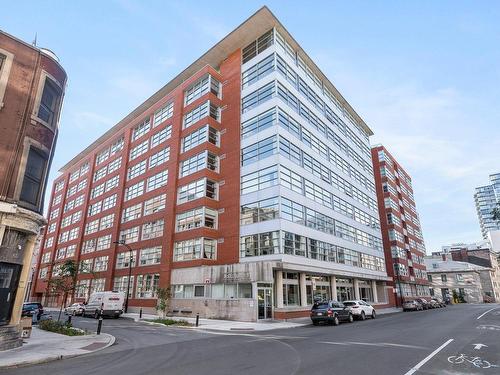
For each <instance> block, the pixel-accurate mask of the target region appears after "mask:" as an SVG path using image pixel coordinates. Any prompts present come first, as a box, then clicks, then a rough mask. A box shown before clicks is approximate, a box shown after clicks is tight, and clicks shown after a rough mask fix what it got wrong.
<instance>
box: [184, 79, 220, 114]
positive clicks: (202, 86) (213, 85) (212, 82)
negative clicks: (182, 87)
mask: <svg viewBox="0 0 500 375" xmlns="http://www.w3.org/2000/svg"><path fill="white" fill-rule="evenodd" d="M209 90H210V92H212V93H213V94H214V95H215V96H217V97H220V95H219V94H220V83H219V82H218V81H217V80H216V79H215V78H213V77H212V76H211V75H210V74H207V75H206V76H204V77H202V78H200V79H199V80H198V81H197V82H195V83H194V84H193V85H191V86H190V87H189V88H188V89H187V90H186V91H185V94H184V105H185V106H186V105H189V104H191V103H192V102H194V101H195V100H196V99H198V98H201V97H202V96H203V95H205V94H206V93H208V92H209Z"/></svg>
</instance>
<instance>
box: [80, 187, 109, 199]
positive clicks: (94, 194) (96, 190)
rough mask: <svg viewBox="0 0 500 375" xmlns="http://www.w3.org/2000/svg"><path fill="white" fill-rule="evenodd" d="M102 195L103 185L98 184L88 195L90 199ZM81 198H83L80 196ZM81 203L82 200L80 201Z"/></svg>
mask: <svg viewBox="0 0 500 375" xmlns="http://www.w3.org/2000/svg"><path fill="white" fill-rule="evenodd" d="M103 193H104V184H100V185H98V186H96V187H94V188H93V189H92V192H91V193H90V198H91V199H93V198H97V197H98V196H99V195H101V194H103ZM82 198H83V196H82ZM82 203H83V199H82Z"/></svg>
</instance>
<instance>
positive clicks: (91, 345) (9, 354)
mask: <svg viewBox="0 0 500 375" xmlns="http://www.w3.org/2000/svg"><path fill="white" fill-rule="evenodd" d="M24 342H25V344H23V346H21V347H19V348H15V349H11V350H6V351H3V352H0V369H2V368H5V367H15V366H25V365H32V364H36V363H43V362H49V361H55V360H58V359H63V358H70V357H76V356H79V355H83V354H88V353H93V352H96V351H98V350H102V349H104V348H107V347H108V346H111V345H113V343H114V342H115V337H114V336H111V335H108V334H107V333H101V334H100V335H95V334H94V335H85V336H66V335H60V334H58V333H52V332H47V331H43V330H41V329H38V328H37V327H33V331H32V333H31V337H30V338H29V339H24Z"/></svg>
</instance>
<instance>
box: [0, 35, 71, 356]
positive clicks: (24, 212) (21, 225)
mask: <svg viewBox="0 0 500 375" xmlns="http://www.w3.org/2000/svg"><path fill="white" fill-rule="evenodd" d="M65 85H66V73H65V72H64V69H63V68H62V66H61V65H60V64H59V61H58V59H57V57H56V56H55V55H54V54H53V53H52V52H51V51H49V50H47V49H43V48H37V47H35V46H32V45H29V44H27V43H25V42H23V41H21V40H19V39H17V38H16V37H14V36H12V35H9V34H7V33H5V32H3V31H0V350H3V349H10V348H13V347H16V346H20V345H21V344H22V340H21V337H20V333H19V329H18V328H19V327H18V325H19V320H20V318H21V309H22V303H23V300H24V297H25V292H26V285H27V282H28V278H29V274H30V272H31V267H30V263H31V257H32V253H33V249H34V247H35V242H36V239H37V236H38V234H39V233H40V228H41V227H42V226H43V225H44V224H45V219H44V217H43V215H42V210H43V198H44V194H45V185H46V179H47V175H48V171H49V168H50V162H51V160H52V155H53V151H54V148H55V144H56V139H57V132H58V122H59V114H60V110H61V106H62V101H63V96H64V89H65Z"/></svg>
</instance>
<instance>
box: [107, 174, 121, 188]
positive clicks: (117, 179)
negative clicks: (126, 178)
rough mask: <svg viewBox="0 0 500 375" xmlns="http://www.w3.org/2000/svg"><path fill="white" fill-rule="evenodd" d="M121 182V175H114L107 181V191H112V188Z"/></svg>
mask: <svg viewBox="0 0 500 375" xmlns="http://www.w3.org/2000/svg"><path fill="white" fill-rule="evenodd" d="M119 182H120V176H118V175H116V176H114V177H111V178H110V179H109V180H108V181H106V188H105V190H106V191H110V190H111V189H113V188H115V187H117V186H118V184H119Z"/></svg>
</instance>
